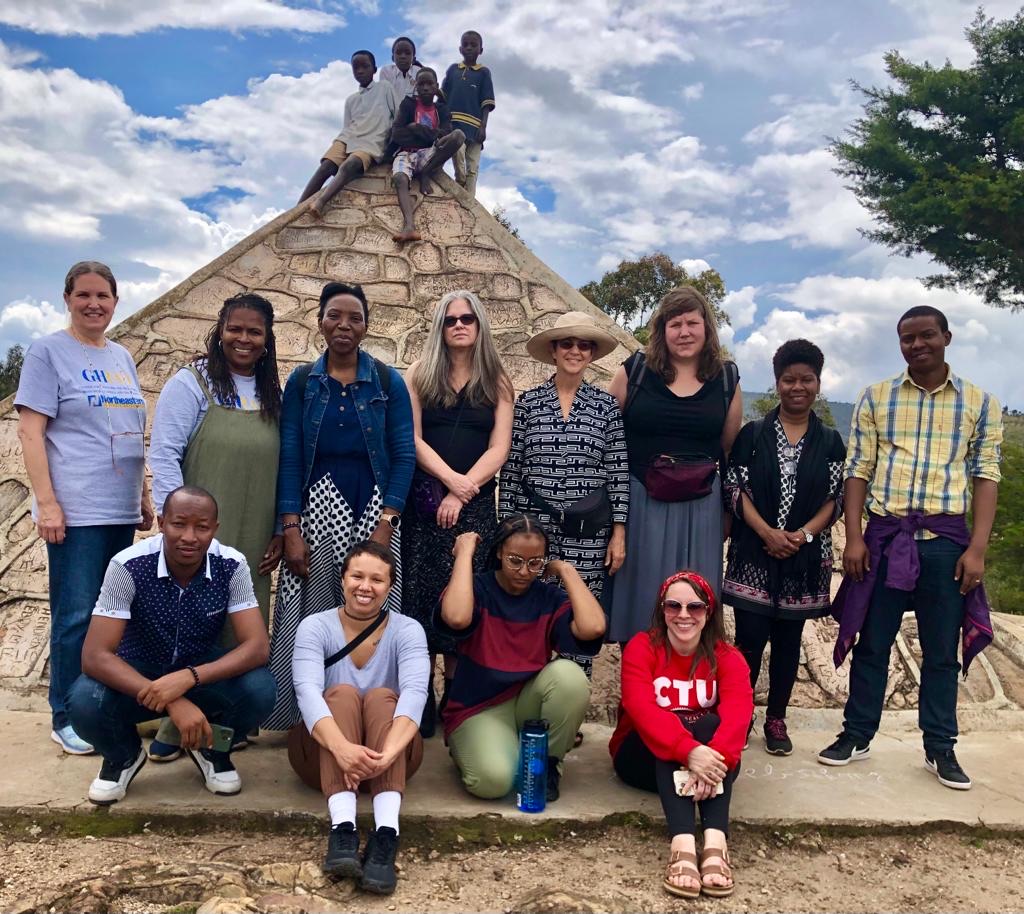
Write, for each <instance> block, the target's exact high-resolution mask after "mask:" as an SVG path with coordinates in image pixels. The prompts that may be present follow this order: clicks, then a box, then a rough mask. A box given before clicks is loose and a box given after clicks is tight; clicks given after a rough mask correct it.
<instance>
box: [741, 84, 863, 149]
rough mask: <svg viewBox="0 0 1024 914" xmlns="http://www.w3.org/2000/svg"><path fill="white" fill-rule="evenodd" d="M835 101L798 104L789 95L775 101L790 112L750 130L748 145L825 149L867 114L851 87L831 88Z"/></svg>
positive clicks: (861, 100) (838, 86) (774, 100)
mask: <svg viewBox="0 0 1024 914" xmlns="http://www.w3.org/2000/svg"><path fill="white" fill-rule="evenodd" d="M829 92H830V94H831V96H832V100H831V101H800V102H798V101H796V100H794V99H791V98H789V97H788V96H782V97H781V98H775V99H772V102H773V104H775V105H776V106H777V107H779V108H782V109H783V110H784V111H785V112H786V113H785V114H783V115H782V116H781V117H779V118H776V119H775V120H773V121H765V122H763V123H761V124H758V125H757V126H756V127H754V128H752V129H751V130H749V131H747V133H746V134H745V135H744V137H743V142H744V143H749V144H751V145H755V146H760V145H769V146H773V147H775V148H776V149H793V148H798V149H808V148H814V147H821V146H824V145H825V143H826V142H827V138H829V137H834V136H839V135H840V134H841V133H843V131H844V130H845V129H846V128H847V127H849V126H850V124H852V123H853V122H854V120H856V118H857V117H858V116H859V115H861V114H862V113H863V109H862V102H863V99H862V97H861V95H860V93H858V92H856V91H855V90H854V89H853V88H852V87H851V86H850V85H849V84H847V83H842V84H838V85H833V86H830V87H829Z"/></svg>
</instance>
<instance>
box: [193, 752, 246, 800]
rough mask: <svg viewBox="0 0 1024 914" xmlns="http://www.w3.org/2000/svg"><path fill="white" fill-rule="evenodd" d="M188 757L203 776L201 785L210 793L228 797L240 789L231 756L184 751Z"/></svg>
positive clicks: (239, 780) (222, 753) (239, 782)
mask: <svg viewBox="0 0 1024 914" xmlns="http://www.w3.org/2000/svg"><path fill="white" fill-rule="evenodd" d="M185 751H186V752H187V753H188V757H189V758H190V759H192V761H193V762H195V763H196V768H198V769H199V773H200V774H201V775H202V776H203V783H204V784H205V785H206V789H207V790H209V791H210V793H218V794H223V795H226V796H230V795H231V794H233V793H238V792H239V791H240V790H241V789H242V779H241V778H240V777H239V776H238V772H237V771H236V770H235V766H234V765H233V764H232V763H231V756H230V755H228V753H226V752H214V751H213V750H212V749H186V750H185Z"/></svg>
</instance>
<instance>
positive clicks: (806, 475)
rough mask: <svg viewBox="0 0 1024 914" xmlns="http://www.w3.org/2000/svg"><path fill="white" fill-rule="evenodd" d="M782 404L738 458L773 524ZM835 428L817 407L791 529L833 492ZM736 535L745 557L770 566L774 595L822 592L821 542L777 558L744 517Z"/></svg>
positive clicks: (755, 498)
mask: <svg viewBox="0 0 1024 914" xmlns="http://www.w3.org/2000/svg"><path fill="white" fill-rule="evenodd" d="M778 417H779V409H778V407H776V408H775V409H773V410H772V411H771V412H770V413H768V415H767V416H765V417H764V419H762V420H761V423H760V427H759V428H757V429H755V430H753V431H754V434H753V435H752V436H751V437H752V441H751V442H750V450H749V451H748V452H747V453H737V454H735V455H734V459H735V460H736V462H737V463H739V464H745V465H746V466H747V468H748V473H749V479H750V490H751V493H752V495H753V498H752V500H753V502H754V507H755V508H757V513H758V514H760V515H761V517H762V518H764V520H765V522H766V523H768V524H769V525H770V526H773V527H774V526H775V522H776V520H777V519H778V516H779V501H780V499H781V497H782V471H781V469H780V467H779V444H778V436H777V434H776V431H775V422H776V420H777V419H778ZM833 435H834V432H832V430H831V429H827V428H825V427H824V426H823V425H822V424H821V420H820V419H819V418H818V417H817V416H816V415H815V414H814V411H813V410H811V413H810V416H809V417H808V422H807V432H806V433H805V435H804V445H803V449H802V450H801V452H800V461H799V463H798V464H797V468H796V493H795V495H794V498H793V507H792V508H791V509H790V511H789V516H788V517H787V518H786V529H787V530H790V531H792V530H798V529H799V528H800V527H802V526H804V525H805V524H806V523H807V522H808V521H810V519H811V518H812V517H814V515H815V514H817V513H818V510H819V509H820V508H821V506H822V505H823V504H824V503H825V501H826V500H827V499H828V497H829V474H828V461H829V456H830V455H831V452H832V436H833ZM732 535H733V541H734V542H735V544H736V548H737V550H738V551H739V554H740V556H741V557H742V560H743V561H744V562H749V563H750V564H752V565H754V566H756V567H758V568H764V569H765V570H766V571H767V573H768V592H769V593H770V594H771V596H772V598H773V599H774V600H778V599H779V598H780V597H783V596H788V597H797V598H799V597H801V596H805V595H807V594H814V593H817V590H818V578H819V576H820V574H821V549H820V547H819V546H818V545H817V544H815V543H810V544H808V545H806V546H803V547H802V548H801V549H800V550H799V551H798V552H797V553H796V554H795V555H792V556H790V557H789V558H788V559H776V558H773V557H772V556H770V555H768V553H767V552H765V550H764V543H763V542H762V540H761V537H759V536H758V535H757V534H756V533H755V532H754V531H753V530H751V529H750V527H748V526H747V525H746V524H745V523H743V521H742V519H741V518H737V519H736V521H735V525H734V527H733V534H732Z"/></svg>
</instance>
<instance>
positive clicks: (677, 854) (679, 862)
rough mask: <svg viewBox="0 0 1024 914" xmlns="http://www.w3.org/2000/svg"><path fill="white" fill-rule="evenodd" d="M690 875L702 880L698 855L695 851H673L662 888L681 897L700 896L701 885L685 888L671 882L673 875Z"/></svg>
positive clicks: (698, 880)
mask: <svg viewBox="0 0 1024 914" xmlns="http://www.w3.org/2000/svg"><path fill="white" fill-rule="evenodd" d="M673 876H675V877H676V878H678V877H680V876H690V877H691V878H692V879H695V880H696V881H697V882H701V881H702V880H701V878H700V871H699V870H698V869H697V855H696V854H695V853H693V851H672V852H671V854H669V858H668V866H666V867H665V879H664V881H663V882H662V884H661V885H662V888H664V889H665V891H666V892H668V893H669V894H670V895H676V896H678V897H679V898H699V897H700V887H690V888H684V887H683V886H681V885H676V884H675V883H674V882H671V881H670V879H671V877H673Z"/></svg>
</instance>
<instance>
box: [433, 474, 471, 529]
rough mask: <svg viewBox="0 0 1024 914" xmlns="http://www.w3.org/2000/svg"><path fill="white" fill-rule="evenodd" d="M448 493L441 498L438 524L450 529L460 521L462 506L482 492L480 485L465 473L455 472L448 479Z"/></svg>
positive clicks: (442, 527)
mask: <svg viewBox="0 0 1024 914" xmlns="http://www.w3.org/2000/svg"><path fill="white" fill-rule="evenodd" d="M446 482H447V485H448V494H447V495H445V497H444V498H443V499H441V504H440V505H439V506H438V509H437V518H436V519H437V526H439V527H440V528H441V529H442V530H450V529H451V528H452V527H454V526H455V525H456V524H457V523H458V522H459V515H460V514H461V513H462V506H463V505H465V504H468V503H469V502H470V500H472V499H473V498H475V497H476V496H477V495H479V494H480V486H478V485H477V484H476V483H475V482H473V480H472V479H470V478H469V477H468V476H466V475H465V474H464V473H453V474H452V475H451V477H450V478H449V479H447V480H446Z"/></svg>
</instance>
